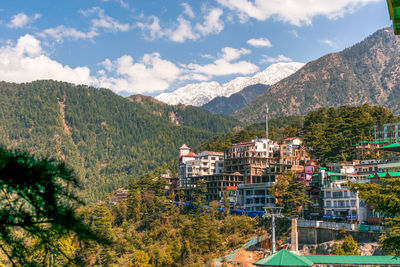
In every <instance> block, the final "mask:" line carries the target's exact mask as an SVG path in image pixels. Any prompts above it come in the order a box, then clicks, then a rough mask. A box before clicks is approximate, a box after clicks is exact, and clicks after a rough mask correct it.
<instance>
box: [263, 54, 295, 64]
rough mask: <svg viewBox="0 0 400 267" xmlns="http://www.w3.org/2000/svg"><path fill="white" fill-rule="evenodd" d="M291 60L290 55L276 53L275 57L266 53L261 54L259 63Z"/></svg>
mask: <svg viewBox="0 0 400 267" xmlns="http://www.w3.org/2000/svg"><path fill="white" fill-rule="evenodd" d="M292 61H293V60H292V59H291V58H290V57H286V56H284V55H278V56H277V57H270V56H267V55H263V56H262V58H261V60H260V64H265V63H278V62H292Z"/></svg>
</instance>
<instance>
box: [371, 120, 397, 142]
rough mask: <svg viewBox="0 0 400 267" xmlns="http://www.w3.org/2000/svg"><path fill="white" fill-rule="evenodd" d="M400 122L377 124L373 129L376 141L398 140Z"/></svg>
mask: <svg viewBox="0 0 400 267" xmlns="http://www.w3.org/2000/svg"><path fill="white" fill-rule="evenodd" d="M399 133H400V122H397V123H387V124H383V125H381V126H380V125H375V126H374V127H373V129H372V136H373V137H374V141H386V140H387V141H390V142H393V143H394V142H398V141H399V138H400V134H399Z"/></svg>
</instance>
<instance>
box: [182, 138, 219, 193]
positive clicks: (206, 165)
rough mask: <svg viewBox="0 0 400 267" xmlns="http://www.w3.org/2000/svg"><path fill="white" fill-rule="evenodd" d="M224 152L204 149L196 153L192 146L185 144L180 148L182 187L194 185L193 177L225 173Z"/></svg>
mask: <svg viewBox="0 0 400 267" xmlns="http://www.w3.org/2000/svg"><path fill="white" fill-rule="evenodd" d="M223 162H224V153H223V152H214V151H204V152H201V153H199V154H195V153H193V152H191V151H190V148H189V147H188V146H186V145H185V144H183V145H182V146H181V147H180V148H179V171H178V178H179V182H180V186H181V187H185V188H187V187H193V186H194V181H193V179H192V177H198V176H205V175H212V174H218V173H220V174H221V173H223V171H224V164H223Z"/></svg>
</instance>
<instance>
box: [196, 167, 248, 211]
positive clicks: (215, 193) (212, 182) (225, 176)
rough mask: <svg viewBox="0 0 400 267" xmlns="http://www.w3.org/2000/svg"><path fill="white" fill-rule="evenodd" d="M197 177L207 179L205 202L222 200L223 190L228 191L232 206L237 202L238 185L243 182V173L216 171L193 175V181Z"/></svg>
mask: <svg viewBox="0 0 400 267" xmlns="http://www.w3.org/2000/svg"><path fill="white" fill-rule="evenodd" d="M199 179H203V180H205V181H207V193H206V200H207V202H211V201H215V200H217V201H219V202H221V203H222V202H223V198H224V192H225V191H229V192H228V193H229V194H228V198H229V202H230V204H231V205H232V206H234V205H236V204H237V190H238V186H239V185H240V184H242V183H243V175H242V174H240V173H239V172H235V173H216V174H211V175H204V176H198V177H194V178H193V180H194V183H196V182H197V181H198V180H199Z"/></svg>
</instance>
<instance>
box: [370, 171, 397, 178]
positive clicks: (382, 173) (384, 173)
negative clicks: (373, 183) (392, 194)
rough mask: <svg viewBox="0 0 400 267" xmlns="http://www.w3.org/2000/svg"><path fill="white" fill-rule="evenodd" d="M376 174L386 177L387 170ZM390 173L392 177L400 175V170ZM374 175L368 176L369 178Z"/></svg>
mask: <svg viewBox="0 0 400 267" xmlns="http://www.w3.org/2000/svg"><path fill="white" fill-rule="evenodd" d="M376 174H378V176H379V177H380V178H384V177H385V176H386V174H387V172H378V173H376ZM389 175H390V176H391V177H400V172H389ZM374 176H375V174H371V175H370V176H367V178H374Z"/></svg>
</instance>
